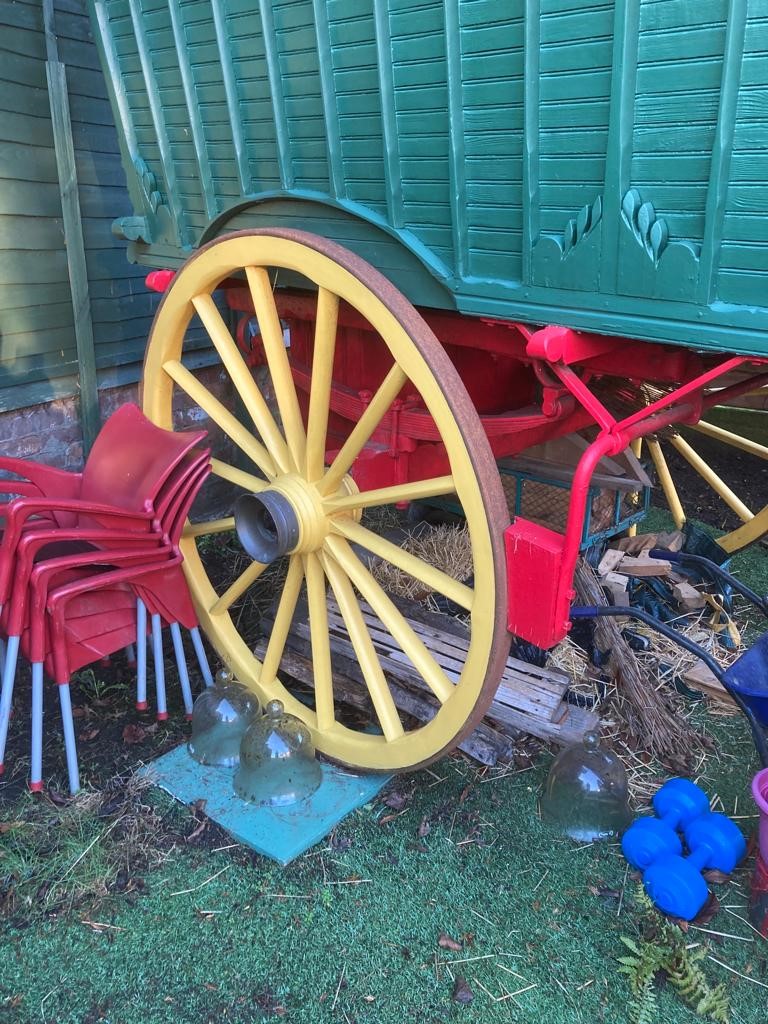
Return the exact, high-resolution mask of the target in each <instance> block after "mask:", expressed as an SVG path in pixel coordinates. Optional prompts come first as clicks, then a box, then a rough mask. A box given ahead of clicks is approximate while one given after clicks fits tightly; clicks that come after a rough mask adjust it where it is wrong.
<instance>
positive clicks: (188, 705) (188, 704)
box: [171, 622, 192, 718]
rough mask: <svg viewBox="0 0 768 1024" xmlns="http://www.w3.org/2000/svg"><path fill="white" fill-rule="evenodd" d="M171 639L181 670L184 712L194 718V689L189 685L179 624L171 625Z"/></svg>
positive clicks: (177, 664) (177, 666) (177, 663)
mask: <svg viewBox="0 0 768 1024" xmlns="http://www.w3.org/2000/svg"><path fill="white" fill-rule="evenodd" d="M171 638H172V639H173V653H174V654H175V655H176V668H177V669H178V670H179V682H180V683H181V696H182V697H183V699H184V711H185V712H186V715H187V718H191V717H192V687H191V686H190V685H189V672H188V671H187V659H186V658H185V656H184V644H183V643H182V642H181V629H180V628H179V624H178V622H172V623H171Z"/></svg>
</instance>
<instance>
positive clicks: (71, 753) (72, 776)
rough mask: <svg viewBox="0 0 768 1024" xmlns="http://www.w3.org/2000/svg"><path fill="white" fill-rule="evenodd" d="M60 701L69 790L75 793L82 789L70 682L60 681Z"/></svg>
mask: <svg viewBox="0 0 768 1024" xmlns="http://www.w3.org/2000/svg"><path fill="white" fill-rule="evenodd" d="M59 703H60V705H61V725H62V728H63V730H64V749H65V750H66V753H67V774H68V775H69V791H70V793H72V794H73V795H74V794H75V793H76V792H77V791H78V789H80V772H79V770H78V767H77V742H76V740H75V723H74V722H73V721H72V701H71V700H70V696H69V683H59Z"/></svg>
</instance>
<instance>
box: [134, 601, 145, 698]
mask: <svg viewBox="0 0 768 1024" xmlns="http://www.w3.org/2000/svg"><path fill="white" fill-rule="evenodd" d="M136 710H137V711H146V710H147V606H146V605H145V604H144V602H143V601H142V600H141V598H138V600H137V601H136Z"/></svg>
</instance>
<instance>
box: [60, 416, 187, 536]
mask: <svg viewBox="0 0 768 1024" xmlns="http://www.w3.org/2000/svg"><path fill="white" fill-rule="evenodd" d="M205 436H206V431H204V430H197V431H180V432H178V433H177V432H175V431H173V430H163V429H162V428H161V427H156V426H155V424H154V423H151V422H150V421H149V420H148V419H147V418H146V416H145V415H144V414H143V413H142V411H141V410H140V409H139V408H138V406H136V405H133V404H132V403H129V404H128V405H123V406H121V408H119V409H118V410H117V412H115V413H113V414H112V416H110V418H109V419H108V420H107V422H106V423H105V424H104V426H103V427H102V429H101V431H100V433H99V436H98V437H97V438H96V441H95V442H94V445H93V448H92V449H91V452H90V455H89V456H88V461H87V462H86V464H85V469H84V470H83V479H82V486H81V489H80V499H81V500H82V501H90V502H93V503H94V504H100V505H114V506H117V507H118V508H121V509H125V510H126V511H128V512H140V511H142V510H143V509H144V508H145V505H146V503H147V502H150V503H151V504H152V505H153V506H154V504H155V501H156V500H157V496H158V493H159V492H160V490H161V488H162V487H163V485H164V484H165V482H166V481H167V480H168V477H169V476H170V475H171V474H172V473H173V470H174V469H175V468H176V466H177V465H178V464H179V462H180V461H181V460H182V459H183V457H184V456H185V455H186V453H187V452H188V451H189V450H190V449H191V448H193V447H194V446H195V445H196V444H199V443H200V442H201V441H202V440H203V439H204V438H205ZM89 518H90V517H89Z"/></svg>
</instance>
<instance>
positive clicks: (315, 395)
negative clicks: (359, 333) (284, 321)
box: [307, 288, 339, 482]
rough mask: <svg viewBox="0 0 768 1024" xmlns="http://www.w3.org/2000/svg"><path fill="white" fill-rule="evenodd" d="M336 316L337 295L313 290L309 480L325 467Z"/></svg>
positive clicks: (321, 289)
mask: <svg viewBox="0 0 768 1024" xmlns="http://www.w3.org/2000/svg"><path fill="white" fill-rule="evenodd" d="M338 318H339V299H338V296H336V295H334V294H333V293H332V292H329V291H328V289H327V288H320V289H319V290H318V293H317V320H316V322H315V343H314V350H313V355H312V382H311V385H310V391H309V413H308V415H307V479H308V480H310V481H312V482H314V481H315V480H319V479H320V477H321V476H322V475H323V471H324V468H325V441H326V436H327V432H328V412H329V409H330V405H331V380H332V376H333V356H334V352H335V350H336V328H337V324H338Z"/></svg>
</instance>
